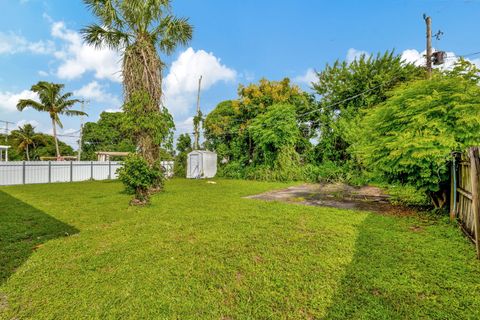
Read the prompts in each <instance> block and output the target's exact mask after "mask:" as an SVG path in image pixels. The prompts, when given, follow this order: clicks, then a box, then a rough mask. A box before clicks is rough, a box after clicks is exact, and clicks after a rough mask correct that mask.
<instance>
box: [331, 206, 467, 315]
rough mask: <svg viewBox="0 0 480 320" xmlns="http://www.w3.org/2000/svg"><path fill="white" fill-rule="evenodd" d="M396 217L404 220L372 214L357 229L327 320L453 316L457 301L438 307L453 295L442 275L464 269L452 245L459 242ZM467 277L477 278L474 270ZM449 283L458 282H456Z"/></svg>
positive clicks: (461, 260)
mask: <svg viewBox="0 0 480 320" xmlns="http://www.w3.org/2000/svg"><path fill="white" fill-rule="evenodd" d="M397 219H406V218H403V217H402V218H389V217H382V216H379V215H375V214H371V215H369V216H368V217H367V218H366V219H365V220H364V221H363V222H362V224H361V225H360V226H359V233H358V237H357V240H356V245H355V253H354V256H353V258H352V261H351V263H350V264H349V266H348V267H347V268H346V272H345V275H344V277H343V279H342V280H341V281H340V283H339V286H338V289H337V291H336V293H335V295H334V297H333V300H332V303H331V304H330V308H329V309H328V310H327V313H326V317H325V319H407V318H410V319H417V318H425V317H427V318H428V317H430V316H433V317H434V318H436V316H438V317H439V318H445V319H447V318H449V316H453V315H455V312H456V311H455V307H454V305H455V303H450V304H451V306H450V305H449V304H448V303H446V304H444V305H443V306H442V308H443V309H442V311H441V312H442V314H438V312H439V311H438V308H437V307H438V305H437V304H438V303H439V302H440V301H439V300H444V299H446V300H448V299H452V298H454V296H455V294H454V293H449V291H448V290H445V287H448V286H451V283H450V282H451V280H452V279H448V278H446V277H445V274H451V273H452V272H451V271H452V270H459V269H460V270H463V269H466V267H467V266H468V265H467V264H465V259H464V257H463V259H462V256H461V255H462V253H460V252H459V251H458V248H457V247H456V245H458V242H456V241H442V236H440V237H439V236H438V235H436V234H435V233H430V232H429V231H428V230H427V228H428V227H426V226H425V225H422V223H421V222H420V223H419V222H418V221H415V220H403V221H399V220H397ZM418 223H419V224H420V225H418ZM432 252H434V253H432ZM449 270H450V271H449ZM469 273H470V276H472V277H474V276H475V270H474V269H472V270H469ZM453 280H454V281H458V282H460V283H461V279H460V278H457V279H453ZM451 289H452V290H453V288H451ZM457 293H458V292H457ZM436 303H437V304H436ZM465 303H466V302H465ZM451 307H452V308H453V309H450V308H451ZM445 316H446V317H445Z"/></svg>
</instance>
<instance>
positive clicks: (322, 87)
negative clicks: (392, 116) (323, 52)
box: [313, 51, 423, 162]
mask: <svg viewBox="0 0 480 320" xmlns="http://www.w3.org/2000/svg"><path fill="white" fill-rule="evenodd" d="M422 75H423V70H422V69H421V68H419V67H416V66H415V65H413V64H407V63H405V62H404V61H402V58H401V56H400V55H395V54H394V53H393V51H392V52H388V51H387V52H385V53H384V54H377V56H373V55H371V56H366V55H361V56H360V57H359V58H357V59H355V60H354V61H352V62H346V61H343V62H340V61H338V60H337V61H336V62H335V63H334V64H333V65H328V64H327V66H326V67H325V69H324V70H322V71H321V72H318V73H317V77H318V79H317V81H316V82H314V83H313V89H314V90H315V92H316V93H317V94H318V95H319V96H320V97H321V100H320V105H319V111H318V112H316V113H315V121H316V122H317V123H318V125H319V128H320V137H319V143H318V145H317V146H316V148H315V149H316V158H317V161H318V162H322V161H328V160H329V161H335V162H339V161H340V162H343V161H347V160H349V159H351V155H350V153H349V152H348V146H349V145H350V141H347V140H348V139H346V137H345V130H346V129H348V128H349V127H351V126H356V124H357V122H358V121H359V116H361V113H359V112H360V111H361V110H367V109H370V108H372V107H374V106H376V105H377V104H379V103H381V102H383V101H385V100H386V99H387V97H388V96H387V93H388V92H389V91H390V90H391V89H392V88H395V87H396V86H397V85H399V84H401V83H404V82H408V81H410V80H413V79H418V78H419V77H421V76H422Z"/></svg>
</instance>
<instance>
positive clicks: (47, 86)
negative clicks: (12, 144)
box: [17, 81, 87, 158]
mask: <svg viewBox="0 0 480 320" xmlns="http://www.w3.org/2000/svg"><path fill="white" fill-rule="evenodd" d="M63 88H64V85H63V84H58V83H51V82H46V81H40V82H38V83H37V84H35V85H33V86H32V88H31V89H30V90H31V91H33V92H35V93H37V95H38V97H39V100H40V102H39V101H35V100H32V99H21V100H20V101H18V103H17V109H18V110H19V111H23V110H24V109H25V108H33V109H35V110H37V111H41V112H48V114H49V115H50V119H51V121H52V127H53V136H54V138H55V149H56V153H57V158H60V150H59V147H58V140H57V127H56V126H57V125H58V126H59V127H60V128H63V125H62V122H61V121H60V115H61V114H64V115H67V116H82V115H87V114H86V113H85V112H83V111H78V110H72V109H71V108H72V107H73V105H75V104H76V103H78V102H80V100H78V99H70V98H71V97H72V93H71V92H67V93H62V90H63Z"/></svg>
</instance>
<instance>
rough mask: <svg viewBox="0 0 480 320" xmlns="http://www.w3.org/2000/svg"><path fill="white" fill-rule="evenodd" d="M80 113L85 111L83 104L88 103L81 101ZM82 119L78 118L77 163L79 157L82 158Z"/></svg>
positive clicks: (81, 117)
mask: <svg viewBox="0 0 480 320" xmlns="http://www.w3.org/2000/svg"><path fill="white" fill-rule="evenodd" d="M81 102H82V112H84V111H85V102H87V103H89V102H90V101H89V100H87V101H85V100H82V101H81ZM83 117H84V116H80V138H79V139H78V152H77V161H80V159H81V158H80V157H81V156H82V136H83Z"/></svg>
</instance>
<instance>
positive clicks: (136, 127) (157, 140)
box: [121, 92, 174, 165]
mask: <svg viewBox="0 0 480 320" xmlns="http://www.w3.org/2000/svg"><path fill="white" fill-rule="evenodd" d="M151 103H152V99H151V97H150V95H149V94H148V93H147V92H137V93H135V94H134V95H132V97H131V98H130V100H129V101H128V102H127V103H125V104H124V105H123V110H124V114H123V117H122V125H121V127H122V130H123V131H124V132H125V133H126V134H127V136H130V137H133V139H134V140H135V141H136V142H137V143H138V145H139V153H140V154H141V155H142V156H143V157H144V158H145V160H147V162H149V164H150V165H153V164H152V163H151V162H150V161H149V160H152V159H151V158H150V156H151V155H148V154H149V152H150V151H151V150H152V149H156V150H157V151H156V152H157V154H156V157H155V159H159V158H160V154H161V148H164V149H167V150H170V149H172V144H173V141H172V140H173V132H172V130H173V128H174V122H173V118H172V116H171V115H170V113H169V112H168V110H167V109H166V108H162V109H161V110H151V109H149V108H146V107H145V106H147V105H149V104H151ZM140 146H143V147H140Z"/></svg>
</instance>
